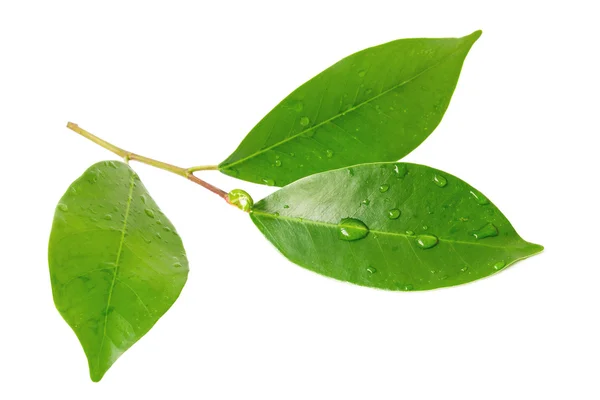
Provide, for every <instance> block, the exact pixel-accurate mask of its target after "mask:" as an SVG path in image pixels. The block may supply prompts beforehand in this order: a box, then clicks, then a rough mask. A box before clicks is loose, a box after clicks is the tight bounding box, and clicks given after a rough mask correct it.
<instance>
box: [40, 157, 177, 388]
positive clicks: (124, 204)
mask: <svg viewBox="0 0 600 400" xmlns="http://www.w3.org/2000/svg"><path fill="white" fill-rule="evenodd" d="M48 258H49V264H50V276H51V282H52V294H53V297H54V303H55V304H56V308H57V309H58V311H59V312H60V313H61V315H62V316H63V318H64V319H65V320H66V321H67V323H68V324H69V325H70V326H71V328H73V330H74V331H75V333H76V334H77V337H78V338H79V341H80V342H81V345H82V346H83V349H84V351H85V354H86V356H87V359H88V364H89V369H90V376H91V378H92V380H94V381H99V380H100V379H101V378H102V376H103V375H104V373H105V372H106V371H107V370H108V368H110V366H111V365H112V364H113V363H114V362H115V361H116V360H117V358H119V356H120V355H121V354H123V353H124V352H125V351H126V350H127V349H128V348H129V347H131V346H132V345H133V344H134V343H135V342H136V341H137V340H138V339H140V338H141V337H142V336H144V334H146V332H148V331H149V330H150V328H152V326H153V325H154V324H155V323H156V321H157V320H158V319H159V318H160V317H161V316H162V315H163V314H164V313H165V312H166V311H167V310H168V309H169V307H171V305H172V304H173V303H174V302H175V300H176V299H177V297H178V296H179V293H180V292H181V289H182V288H183V286H184V284H185V282H186V279H187V275H188V262H187V258H186V255H185V251H184V248H183V245H182V243H181V239H180V238H179V235H178V234H177V232H176V231H175V228H174V227H173V225H172V224H171V223H170V222H169V220H168V219H167V218H166V217H165V216H164V214H163V213H162V212H161V211H160V209H159V208H158V206H157V205H156V203H155V202H154V200H152V198H151V197H150V195H149V194H148V192H147V191H146V188H145V187H144V185H143V184H142V183H141V182H140V180H139V177H138V176H137V174H136V173H135V172H134V171H133V170H132V169H131V168H129V166H128V165H126V164H124V163H121V162H114V161H106V162H102V163H98V164H95V165H93V166H92V167H90V168H89V169H88V170H87V171H86V172H85V173H84V174H83V175H82V176H81V177H80V178H79V179H77V180H76V181H75V182H73V184H72V185H71V186H70V187H69V189H68V190H67V192H66V193H65V195H64V196H63V197H62V199H61V200H60V202H59V204H58V206H57V208H56V214H55V216H54V222H53V225H52V232H51V234H50V245H49V257H48Z"/></svg>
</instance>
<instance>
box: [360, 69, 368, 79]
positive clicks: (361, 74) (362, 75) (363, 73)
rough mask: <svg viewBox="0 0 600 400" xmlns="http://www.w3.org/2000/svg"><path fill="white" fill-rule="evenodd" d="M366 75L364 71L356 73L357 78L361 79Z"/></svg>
mask: <svg viewBox="0 0 600 400" xmlns="http://www.w3.org/2000/svg"><path fill="white" fill-rule="evenodd" d="M366 74H367V71H365V70H364V69H361V70H360V71H358V76H359V77H361V78H363V77H364V76H365V75H366Z"/></svg>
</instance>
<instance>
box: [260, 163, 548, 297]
mask: <svg viewBox="0 0 600 400" xmlns="http://www.w3.org/2000/svg"><path fill="white" fill-rule="evenodd" d="M251 218H252V220H253V221H254V223H255V224H256V226H257V227H258V228H259V229H260V230H261V232H262V233H263V234H264V235H265V236H266V237H267V239H269V240H270V241H271V242H272V243H273V244H274V245H275V246H276V247H277V248H278V249H279V250H280V251H281V252H282V253H283V255H285V256H286V257H287V258H288V259H289V260H291V261H292V262H294V263H296V264H298V265H300V266H302V267H305V268H307V269H310V270H312V271H315V272H318V273H320V274H323V275H326V276H330V277H332V278H336V279H339V280H342V281H347V282H351V283H355V284H358V285H363V286H370V287H375V288H381V289H389V290H426V289H434V288H439V287H444V286H452V285H458V284H462V283H466V282H470V281H474V280H476V279H479V278H483V277H485V276H488V275H491V274H494V273H496V272H498V271H499V270H502V269H504V268H506V267H507V266H509V265H511V264H512V263H514V262H515V261H517V260H520V259H523V258H526V257H529V256H531V255H533V254H536V253H538V252H540V251H542V249H543V247H542V246H540V245H536V244H532V243H529V242H526V241H524V240H523V239H521V237H520V236H519V235H518V234H517V232H516V231H515V229H514V228H513V227H512V225H511V224H510V222H509V221H508V220H507V219H506V217H505V216H504V215H503V214H502V213H501V212H500V210H499V209H498V208H497V207H496V206H495V205H493V204H492V203H491V202H490V201H489V200H488V199H487V198H486V197H484V196H483V195H482V194H481V193H480V192H479V191H477V190H476V189H474V188H473V187H471V186H470V185H468V184H467V183H465V182H463V181H462V180H460V179H458V178H456V177H454V176H452V175H450V174H447V173H445V172H442V171H439V170H436V169H433V168H429V167H426V166H423V165H416V164H408V163H375V164H363V165H358V166H354V167H351V168H345V169H339V170H335V171H329V172H323V173H320V174H316V175H312V176H309V177H307V178H304V179H301V180H299V181H297V182H294V183H292V184H290V185H288V186H286V187H284V188H282V189H280V190H278V191H277V192H275V193H273V194H272V195H270V196H268V197H266V198H265V199H263V200H261V201H259V202H258V203H256V205H255V206H254V208H253V210H252V212H251Z"/></svg>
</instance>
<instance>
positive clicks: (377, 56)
mask: <svg viewBox="0 0 600 400" xmlns="http://www.w3.org/2000/svg"><path fill="white" fill-rule="evenodd" d="M480 35H481V31H476V32H474V33H472V34H471V35H469V36H465V37H463V38H449V39H402V40H396V41H393V42H389V43H386V44H383V45H380V46H376V47H372V48H369V49H366V50H363V51H360V52H358V53H355V54H353V55H351V56H349V57H347V58H344V59H343V60H341V61H340V62H338V63H337V64H334V65H333V66H331V67H330V68H328V69H326V70H325V71H323V72H322V73H320V74H319V75H317V76H316V77H314V78H313V79H311V80H309V81H308V82H306V83H305V84H303V85H302V86H300V87H299V88H298V89H296V90H295V91H294V92H292V93H291V94H290V95H289V96H288V97H287V98H285V99H284V100H283V101H282V102H281V103H279V104H278V105H277V106H276V107H275V108H274V109H273V110H272V111H271V112H269V114H267V115H266V116H265V117H264V118H263V119H262V120H261V121H260V122H259V123H258V124H257V125H256V126H255V127H254V128H253V129H252V131H250V133H249V134H248V135H247V136H246V138H245V139H244V140H243V141H242V143H241V144H240V146H239V147H238V148H237V150H235V152H233V154H231V155H230V156H229V157H228V158H227V159H226V160H225V161H223V162H222V163H221V164H220V165H219V170H220V171H221V172H223V173H225V174H228V175H231V176H234V177H237V178H240V179H244V180H247V181H250V182H257V183H263V184H267V185H276V186H284V185H286V184H288V183H290V182H293V181H295V180H297V179H300V178H302V177H305V176H309V175H312V174H314V173H317V172H322V171H327V170H331V169H336V168H340V167H345V166H350V165H355V164H359V163H366V162H375V161H395V160H398V159H400V158H402V157H404V156H405V155H406V154H408V153H410V152H411V151H412V150H413V149H415V148H416V147H417V146H418V145H419V144H421V142H423V140H425V139H426V138H427V136H429V134H430V133H431V132H433V130H434V129H435V127H436V126H437V125H438V124H439V122H440V121H441V119H442V116H443V115H444V112H445V111H446V108H447V107H448V104H449V103H450V98H451V97H452V93H453V92H454V88H455V86H456V82H457V80H458V76H459V74H460V70H461V68H462V64H463V61H464V59H465V57H466V55H467V53H468V52H469V49H470V48H471V46H472V45H473V43H474V42H475V41H476V40H477V38H479V36H480Z"/></svg>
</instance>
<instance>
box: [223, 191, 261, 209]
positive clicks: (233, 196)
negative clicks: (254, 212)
mask: <svg viewBox="0 0 600 400" xmlns="http://www.w3.org/2000/svg"><path fill="white" fill-rule="evenodd" d="M227 202H228V203H229V204H231V205H234V206H236V207H237V208H239V209H240V210H242V211H250V210H251V209H252V206H253V205H254V200H252V197H250V195H249V194H248V193H247V192H246V191H245V190H242V189H233V190H232V191H231V192H229V193H228V194H227Z"/></svg>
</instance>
